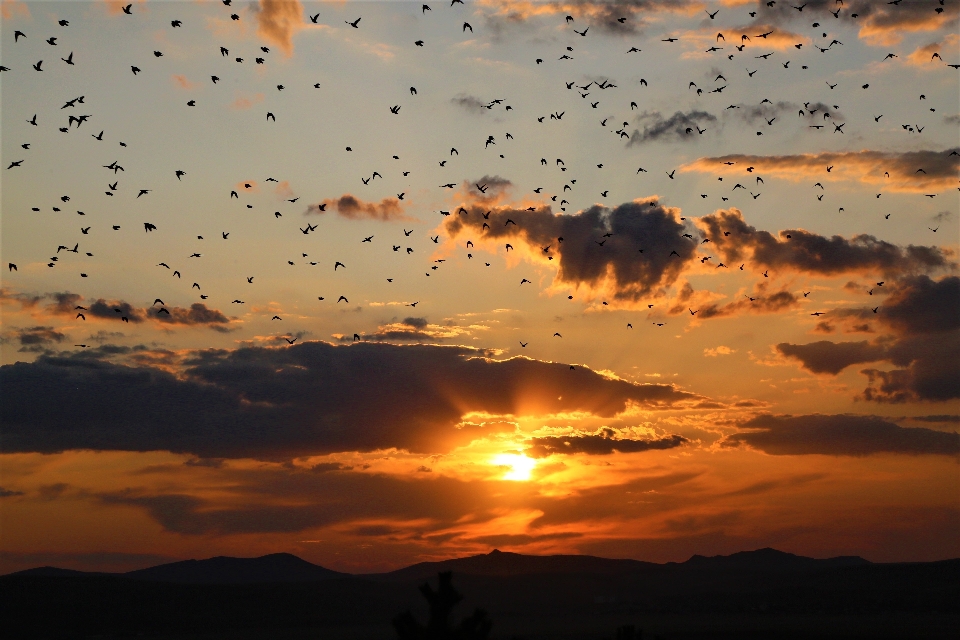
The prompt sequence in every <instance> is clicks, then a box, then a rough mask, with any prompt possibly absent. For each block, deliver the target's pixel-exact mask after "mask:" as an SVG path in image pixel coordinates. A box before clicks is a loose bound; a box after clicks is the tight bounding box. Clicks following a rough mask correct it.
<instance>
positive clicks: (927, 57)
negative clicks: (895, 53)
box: [907, 33, 960, 69]
mask: <svg viewBox="0 0 960 640" xmlns="http://www.w3.org/2000/svg"><path fill="white" fill-rule="evenodd" d="M958 46H960V36H958V35H957V34H955V33H951V34H950V35H948V36H947V37H946V38H944V39H943V40H941V41H937V42H931V43H930V44H928V45H925V46H922V47H917V48H916V49H914V51H913V53H911V54H910V55H909V56H907V62H908V63H910V64H912V65H916V66H918V67H923V68H925V69H939V68H940V67H941V66H943V64H944V60H943V58H941V59H940V60H939V62H938V61H937V59H936V58H934V57H933V56H934V54H937V55H939V54H940V52H941V51H944V50H946V51H956V50H957V47H958Z"/></svg>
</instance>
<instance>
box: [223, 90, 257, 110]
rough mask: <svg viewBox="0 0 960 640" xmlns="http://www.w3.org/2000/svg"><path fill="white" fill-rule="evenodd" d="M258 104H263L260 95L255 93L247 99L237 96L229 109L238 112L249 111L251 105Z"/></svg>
mask: <svg viewBox="0 0 960 640" xmlns="http://www.w3.org/2000/svg"><path fill="white" fill-rule="evenodd" d="M260 102H263V94H262V93H255V94H253V95H252V96H250V97H249V98H248V97H246V96H238V97H237V99H236V100H234V101H233V102H232V103H230V108H231V109H238V110H243V109H249V108H250V107H252V106H253V105H255V104H258V103H260Z"/></svg>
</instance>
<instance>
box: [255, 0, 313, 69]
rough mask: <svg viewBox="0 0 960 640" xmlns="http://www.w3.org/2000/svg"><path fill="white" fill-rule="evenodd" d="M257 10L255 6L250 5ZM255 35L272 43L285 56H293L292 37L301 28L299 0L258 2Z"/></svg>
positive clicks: (263, 0) (301, 10) (301, 7)
mask: <svg viewBox="0 0 960 640" xmlns="http://www.w3.org/2000/svg"><path fill="white" fill-rule="evenodd" d="M251 6H252V7H254V8H257V5H251ZM254 15H255V16H256V17H257V34H258V35H259V36H260V37H262V38H263V39H265V40H267V41H268V42H272V43H274V44H275V45H277V46H278V47H280V49H281V50H283V52H284V53H285V54H286V55H287V56H290V55H292V54H293V36H294V35H296V33H297V31H299V30H300V29H302V28H303V26H304V24H303V6H302V5H301V4H300V0H260V5H259V8H258V10H256V11H255V12H254Z"/></svg>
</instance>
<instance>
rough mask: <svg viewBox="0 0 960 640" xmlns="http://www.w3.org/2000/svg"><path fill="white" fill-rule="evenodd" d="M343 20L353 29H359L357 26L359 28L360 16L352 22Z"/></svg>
mask: <svg viewBox="0 0 960 640" xmlns="http://www.w3.org/2000/svg"><path fill="white" fill-rule="evenodd" d="M344 22H345V23H346V24H348V25H350V26H351V27H353V28H354V29H359V28H360V26H359V25H360V18H357V19H356V20H354V21H353V22H349V21H347V20H344Z"/></svg>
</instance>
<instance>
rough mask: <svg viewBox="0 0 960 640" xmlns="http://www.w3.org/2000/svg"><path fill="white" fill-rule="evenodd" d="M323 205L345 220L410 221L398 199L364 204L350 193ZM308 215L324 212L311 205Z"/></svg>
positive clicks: (325, 201)
mask: <svg viewBox="0 0 960 640" xmlns="http://www.w3.org/2000/svg"><path fill="white" fill-rule="evenodd" d="M323 205H326V206H328V207H331V208H332V209H334V210H335V211H336V212H337V213H339V214H340V215H341V216H343V217H344V218H350V219H351V220H363V219H367V220H383V221H384V222H388V221H391V220H409V218H408V217H407V216H406V215H405V214H404V212H403V205H401V204H400V200H398V199H397V198H384V199H383V200H381V201H380V202H379V203H373V202H364V201H363V200H360V199H359V198H356V197H355V196H352V195H350V194H349V193H345V194H343V195H342V196H340V197H339V198H336V199H331V198H327V199H326V200H324V201H323V202H321V203H320V206H323ZM307 213H308V214H311V213H316V214H322V213H324V211H321V210H320V207H319V206H317V205H310V208H309V209H307Z"/></svg>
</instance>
